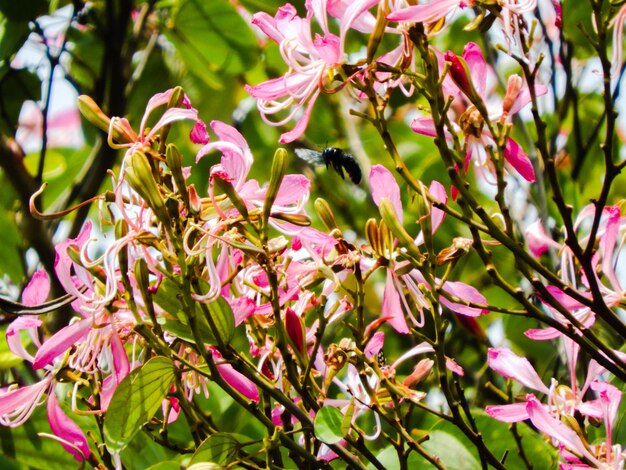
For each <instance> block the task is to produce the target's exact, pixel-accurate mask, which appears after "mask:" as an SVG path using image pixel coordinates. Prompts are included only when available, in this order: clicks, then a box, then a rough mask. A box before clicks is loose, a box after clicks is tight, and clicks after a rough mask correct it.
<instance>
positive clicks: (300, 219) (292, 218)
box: [272, 212, 311, 227]
mask: <svg viewBox="0 0 626 470" xmlns="http://www.w3.org/2000/svg"><path fill="white" fill-rule="evenodd" d="M272 217H273V218H275V219H280V220H284V221H286V222H290V223H292V224H294V225H298V226H299V227H308V226H310V225H311V219H309V217H308V216H306V215H304V214H285V213H284V212H273V213H272Z"/></svg>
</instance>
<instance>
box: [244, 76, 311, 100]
mask: <svg viewBox="0 0 626 470" xmlns="http://www.w3.org/2000/svg"><path fill="white" fill-rule="evenodd" d="M310 81H311V75H310V74H305V73H298V72H294V73H290V74H288V75H284V76H282V77H277V78H272V79H271V80H266V81H265V82H263V83H259V84H258V85H254V86H250V85H246V86H244V89H245V90H246V91H247V92H248V93H249V94H250V96H252V97H253V98H256V99H262V100H268V101H273V100H277V99H279V98H282V97H283V96H287V95H289V94H291V93H292V92H295V91H298V90H300V89H302V88H303V87H305V86H306V85H307V84H308V83H309V82H310Z"/></svg>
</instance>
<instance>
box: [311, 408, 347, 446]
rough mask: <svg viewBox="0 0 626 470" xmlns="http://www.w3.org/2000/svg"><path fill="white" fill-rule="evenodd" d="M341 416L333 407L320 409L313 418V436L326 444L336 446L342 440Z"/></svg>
mask: <svg viewBox="0 0 626 470" xmlns="http://www.w3.org/2000/svg"><path fill="white" fill-rule="evenodd" d="M342 422H343V414H342V413H341V411H339V410H338V409H337V408H335V407H333V406H324V407H322V408H321V409H320V410H319V411H318V412H317V415H316V416H315V422H314V423H313V427H314V430H315V436H316V437H317V438H318V439H319V440H320V441H322V442H324V443H326V444H336V443H337V442H339V441H340V440H341V439H343V437H344V434H343V432H342V426H341V424H342Z"/></svg>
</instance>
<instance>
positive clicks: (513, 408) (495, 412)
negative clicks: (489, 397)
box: [485, 402, 529, 423]
mask: <svg viewBox="0 0 626 470" xmlns="http://www.w3.org/2000/svg"><path fill="white" fill-rule="evenodd" d="M485 413H487V414H488V415H489V416H491V417H492V418H495V419H497V420H498V421H502V422H504V423H517V422H519V421H525V420H527V419H528V418H529V416H528V412H527V411H526V402H524V403H515V404H512V405H495V406H488V407H486V408H485Z"/></svg>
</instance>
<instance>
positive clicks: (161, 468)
mask: <svg viewBox="0 0 626 470" xmlns="http://www.w3.org/2000/svg"><path fill="white" fill-rule="evenodd" d="M181 468H182V466H181V464H180V463H179V462H175V461H173V460H167V461H165V462H159V463H156V464H154V465H151V466H149V467H148V469H147V470H180V469H181Z"/></svg>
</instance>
